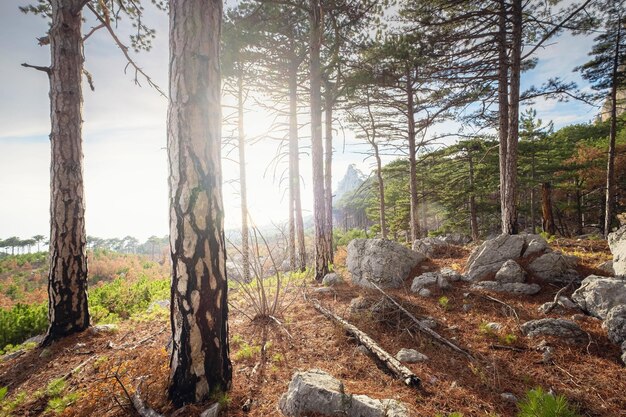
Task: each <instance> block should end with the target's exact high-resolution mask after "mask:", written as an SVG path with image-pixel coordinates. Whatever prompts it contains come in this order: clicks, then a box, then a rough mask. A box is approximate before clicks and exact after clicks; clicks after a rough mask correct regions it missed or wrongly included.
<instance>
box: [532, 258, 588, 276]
mask: <svg viewBox="0 0 626 417" xmlns="http://www.w3.org/2000/svg"><path fill="white" fill-rule="evenodd" d="M576 262H577V259H576V258H575V257H571V256H566V255H563V254H562V253H559V252H549V253H545V254H543V255H541V256H540V257H539V258H537V259H535V260H534V261H532V262H531V263H530V265H528V270H529V271H531V272H532V273H533V274H535V275H536V276H537V277H538V278H541V279H543V280H544V281H547V282H569V281H571V280H572V279H578V278H579V275H578V272H576V270H575V269H574V267H575V266H576Z"/></svg>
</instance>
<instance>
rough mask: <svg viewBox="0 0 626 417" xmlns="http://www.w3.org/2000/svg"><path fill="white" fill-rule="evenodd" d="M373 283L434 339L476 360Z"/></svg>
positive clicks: (421, 329) (422, 330) (375, 286)
mask: <svg viewBox="0 0 626 417" xmlns="http://www.w3.org/2000/svg"><path fill="white" fill-rule="evenodd" d="M371 284H372V285H373V286H374V288H376V289H377V290H378V291H380V292H381V293H382V294H383V295H384V296H385V297H387V298H388V299H389V300H390V301H391V302H392V303H394V304H395V305H396V307H398V308H399V309H400V311H402V312H403V313H404V314H405V315H406V316H407V317H409V318H410V319H411V320H412V321H413V322H414V323H415V325H416V326H417V328H418V329H419V330H420V331H421V332H424V333H426V334H427V335H429V336H430V337H432V338H433V339H435V340H437V341H438V342H439V343H441V344H443V345H446V346H448V347H449V348H450V349H452V350H454V351H455V352H458V353H460V354H462V355H464V356H466V357H467V358H469V359H471V360H475V358H474V357H473V356H472V355H471V354H470V353H469V352H467V351H466V350H464V349H461V348H460V347H458V346H457V345H455V344H454V343H452V342H451V341H449V340H448V339H446V338H445V337H443V336H441V335H440V334H439V333H437V332H435V331H434V330H433V329H430V328H428V327H426V326H424V325H423V324H422V323H421V322H420V321H419V320H418V319H417V318H416V317H415V316H414V315H413V314H411V313H410V312H409V311H408V310H407V309H405V308H404V307H402V306H401V305H400V303H398V302H397V301H396V300H394V299H393V298H392V297H391V296H390V295H389V294H387V293H386V292H385V291H383V290H382V289H381V288H380V287H379V286H378V285H376V284H374V283H373V282H372V283H371Z"/></svg>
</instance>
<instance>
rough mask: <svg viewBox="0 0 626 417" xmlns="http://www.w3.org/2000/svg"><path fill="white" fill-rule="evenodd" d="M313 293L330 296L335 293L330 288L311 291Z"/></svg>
mask: <svg viewBox="0 0 626 417" xmlns="http://www.w3.org/2000/svg"><path fill="white" fill-rule="evenodd" d="M313 292H314V293H316V294H332V293H334V292H335V291H334V290H333V289H332V288H330V287H319V288H316V289H315V290H313Z"/></svg>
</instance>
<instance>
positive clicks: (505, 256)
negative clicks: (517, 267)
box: [466, 234, 526, 281]
mask: <svg viewBox="0 0 626 417" xmlns="http://www.w3.org/2000/svg"><path fill="white" fill-rule="evenodd" d="M525 244H526V241H525V235H506V234H503V235H500V236H498V237H496V238H494V239H489V240H486V241H484V242H483V244H482V245H480V246H478V247H477V248H476V249H474V251H473V252H472V254H471V255H470V257H469V259H468V260H467V273H466V276H467V278H468V279H469V280H470V281H478V280H480V279H482V278H484V277H485V276H487V275H489V274H492V273H495V272H497V271H498V270H499V269H500V267H501V266H502V265H503V264H504V263H505V262H506V261H508V260H509V259H518V258H520V257H521V256H522V253H523V251H524V247H525Z"/></svg>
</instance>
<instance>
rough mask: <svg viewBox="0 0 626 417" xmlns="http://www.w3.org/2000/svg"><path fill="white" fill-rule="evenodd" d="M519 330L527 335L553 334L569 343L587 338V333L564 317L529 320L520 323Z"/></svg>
mask: <svg viewBox="0 0 626 417" xmlns="http://www.w3.org/2000/svg"><path fill="white" fill-rule="evenodd" d="M520 330H521V331H522V333H524V334H525V335H526V336H528V337H537V336H554V337H558V338H561V339H564V340H565V341H566V342H570V343H572V342H573V343H580V342H583V341H585V340H587V335H586V334H585V332H583V330H582V329H581V328H580V326H579V325H578V324H576V323H575V322H573V321H571V320H565V319H553V318H546V319H540V320H531V321H527V322H526V323H524V324H522V325H521V326H520Z"/></svg>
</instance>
